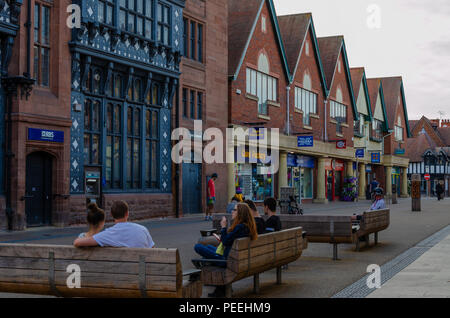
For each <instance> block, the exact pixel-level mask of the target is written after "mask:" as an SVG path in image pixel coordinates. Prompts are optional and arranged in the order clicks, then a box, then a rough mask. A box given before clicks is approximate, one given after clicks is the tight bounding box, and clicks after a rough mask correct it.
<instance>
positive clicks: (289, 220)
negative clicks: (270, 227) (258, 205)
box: [213, 214, 352, 243]
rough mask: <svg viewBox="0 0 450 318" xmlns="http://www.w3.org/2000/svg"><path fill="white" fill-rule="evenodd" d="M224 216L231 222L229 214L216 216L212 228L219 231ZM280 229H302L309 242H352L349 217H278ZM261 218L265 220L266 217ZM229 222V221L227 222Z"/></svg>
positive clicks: (350, 219)
mask: <svg viewBox="0 0 450 318" xmlns="http://www.w3.org/2000/svg"><path fill="white" fill-rule="evenodd" d="M223 216H225V217H226V218H227V219H228V220H231V214H216V215H214V217H213V228H216V229H220V220H221V219H222V217H223ZM278 216H279V217H280V220H281V228H282V229H292V228H296V227H302V228H303V231H306V237H307V238H308V241H309V242H329V241H330V240H332V239H334V240H336V241H337V242H342V243H343V242H351V241H352V218H351V216H322V215H306V216H305V215H286V214H282V215H278ZM263 218H264V219H265V220H267V218H268V217H267V216H266V215H264V216H263ZM229 222H230V221H229Z"/></svg>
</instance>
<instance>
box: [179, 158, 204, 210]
mask: <svg viewBox="0 0 450 318" xmlns="http://www.w3.org/2000/svg"><path fill="white" fill-rule="evenodd" d="M201 189H202V165H201V164H195V163H183V197H182V200H183V214H193V213H202V204H201V203H202V191H201Z"/></svg>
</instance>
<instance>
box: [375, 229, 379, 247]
mask: <svg viewBox="0 0 450 318" xmlns="http://www.w3.org/2000/svg"><path fill="white" fill-rule="evenodd" d="M377 244H378V232H376V233H375V245H377Z"/></svg>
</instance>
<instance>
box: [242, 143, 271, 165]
mask: <svg viewBox="0 0 450 318" xmlns="http://www.w3.org/2000/svg"><path fill="white" fill-rule="evenodd" d="M270 160H271V158H270V156H269V155H268V154H267V151H263V152H258V151H256V150H246V149H245V147H238V148H237V155H236V162H238V163H249V162H251V163H264V164H265V163H270Z"/></svg>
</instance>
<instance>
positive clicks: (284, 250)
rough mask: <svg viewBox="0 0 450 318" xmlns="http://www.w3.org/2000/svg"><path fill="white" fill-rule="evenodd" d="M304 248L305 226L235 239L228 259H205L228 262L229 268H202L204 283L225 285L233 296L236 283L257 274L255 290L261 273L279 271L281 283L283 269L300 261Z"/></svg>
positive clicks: (278, 279) (211, 262)
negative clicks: (233, 286)
mask: <svg viewBox="0 0 450 318" xmlns="http://www.w3.org/2000/svg"><path fill="white" fill-rule="evenodd" d="M303 248H304V238H303V229H302V228H301V227H298V228H292V229H288V230H284V231H280V232H274V233H269V234H263V235H259V236H258V239H257V240H255V241H251V240H250V239H249V238H242V239H238V240H235V241H234V243H233V246H232V248H231V250H230V254H229V255H228V259H227V260H226V261H214V260H193V262H195V261H205V262H208V263H210V264H214V263H216V264H217V263H222V264H223V263H225V262H226V268H224V267H218V266H211V265H207V266H204V267H202V282H203V284H204V285H207V286H225V296H226V297H231V285H232V283H233V282H236V281H239V280H241V279H244V278H247V277H250V276H253V290H254V292H255V293H258V292H259V274H260V273H263V272H265V271H268V270H271V269H275V268H276V270H277V284H281V268H282V266H284V265H287V264H289V263H291V262H294V261H295V260H297V259H298V258H299V257H300V256H301V254H302V251H303Z"/></svg>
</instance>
